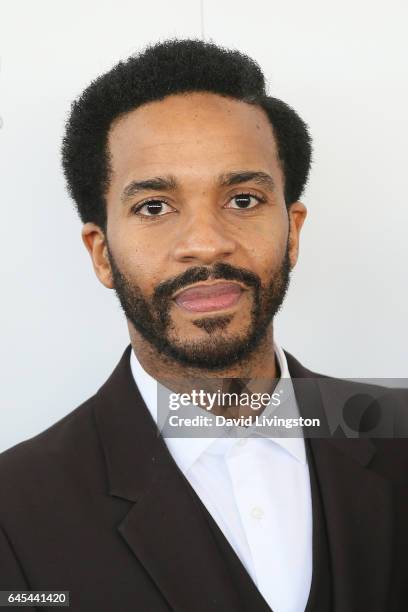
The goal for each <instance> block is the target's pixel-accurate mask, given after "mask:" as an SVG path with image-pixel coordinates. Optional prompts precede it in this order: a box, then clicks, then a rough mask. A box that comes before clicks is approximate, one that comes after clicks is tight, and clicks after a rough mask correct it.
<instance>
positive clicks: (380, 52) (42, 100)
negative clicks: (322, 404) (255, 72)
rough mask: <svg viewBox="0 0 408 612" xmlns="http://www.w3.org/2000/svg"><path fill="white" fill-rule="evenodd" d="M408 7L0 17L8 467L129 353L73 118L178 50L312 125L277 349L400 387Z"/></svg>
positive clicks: (11, 7)
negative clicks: (68, 166) (128, 75)
mask: <svg viewBox="0 0 408 612" xmlns="http://www.w3.org/2000/svg"><path fill="white" fill-rule="evenodd" d="M407 6H408V5H407V3H406V2H404V1H403V0H401V1H398V0H390V1H388V2H387V3H385V2H377V1H373V0H370V1H368V0H365V1H361V0H360V1H359V2H355V1H351V0H342V2H339V1H337V2H325V1H323V0H308V2H304V0H299V1H294V0H289V1H287V2H283V1H282V0H279V1H276V0H267V1H261V0H252V1H251V2H250V3H246V2H245V3H244V2H242V3H240V2H237V1H236V0H235V1H232V0H231V1H228V0H224V1H222V0H221V1H220V0H204V2H203V3H202V4H200V2H199V0H194V1H193V0H172V2H168V1H167V0H166V1H165V0H152V1H151V2H137V1H136V2H135V1H134V0H132V1H127V0H119V1H118V0H115V1H113V0H110V1H102V0H92V1H90V0H87V1H86V2H83V1H79V0H69V1H68V0H61V1H59V2H53V1H51V0H37V1H36V2H31V1H28V0H26V1H20V2H19V1H18V0H2V2H0V11H1V13H0V57H1V67H0V116H1V117H2V119H3V126H2V128H1V130H0V168H1V180H0V197H1V216H2V223H1V229H0V232H1V233H0V237H1V240H0V245H1V263H2V266H1V288H2V294H1V295H2V297H1V348H0V350H1V353H0V371H1V375H2V383H1V408H0V411H1V412H0V450H2V449H5V448H7V447H9V446H11V445H12V444H15V443H16V442H18V441H20V440H22V439H24V438H27V437H29V436H31V435H34V434H35V433H37V432H39V431H41V430H42V429H44V428H46V427H47V426H49V425H50V424H52V423H53V422H55V421H56V420H58V419H59V418H60V417H62V416H63V415H64V414H66V413H68V412H70V411H71V410H72V409H73V408H74V407H75V406H77V405H78V404H79V403H80V402H82V401H83V400H84V399H86V398H87V397H89V396H90V395H92V394H93V393H94V392H95V391H96V389H97V388H98V387H99V386H100V385H101V384H102V383H103V382H104V380H105V378H106V377H107V376H108V375H109V374H110V372H111V370H112V369H113V367H114V365H115V364H116V362H117V361H118V359H119V357H120V355H121V353H122V350H123V349H124V348H125V346H126V345H127V343H128V336H127V328H126V325H125V320H124V318H123V315H122V313H121V311H120V307H119V304H118V302H117V300H116V298H115V296H114V293H113V292H111V291H107V290H106V289H104V288H103V287H102V286H101V285H100V284H99V283H98V281H97V280H96V278H95V276H94V273H93V271H92V269H91V264H90V261H89V258H88V255H87V253H86V252H85V249H84V247H83V245H82V242H81V240H80V222H79V220H78V218H77V217H76V214H75V212H74V208H73V205H72V203H71V201H70V200H69V198H68V196H67V193H66V190H65V185H64V181H63V176H62V171H61V168H60V154H59V149H60V143H61V138H62V134H63V126H64V120H65V118H66V117H67V114H68V112H69V106H70V102H71V100H72V99H74V98H75V97H76V96H77V95H78V94H79V93H80V92H81V90H82V89H83V88H84V87H85V86H86V85H87V84H88V83H89V82H90V80H91V79H93V78H95V77H96V76H97V75H99V74H100V73H102V72H104V71H105V70H107V69H109V68H110V67H111V66H112V65H113V64H115V63H116V62H117V61H118V60H119V59H124V58H126V57H127V56H128V55H130V54H131V53H134V52H137V51H138V50H140V49H142V48H143V46H144V45H145V44H147V43H149V42H155V41H157V40H159V39H164V38H167V37H169V36H180V37H183V36H185V37H187V36H189V37H191V36H192V37H202V36H204V37H205V38H207V39H210V38H211V39H213V40H214V41H215V42H218V43H221V44H224V45H225V46H229V47H235V48H238V49H240V50H241V51H244V52H246V53H247V54H249V55H251V56H252V57H254V58H255V59H256V60H257V61H258V62H259V63H260V65H261V67H262V68H263V70H264V72H265V74H266V77H267V79H268V82H269V91H270V94H271V95H273V96H275V97H279V98H282V99H283V100H285V101H286V102H288V103H289V104H290V105H292V106H293V107H294V108H295V109H296V110H297V111H298V112H299V113H300V115H301V116H302V117H303V118H304V119H305V120H306V121H307V123H308V124H309V125H310V128H311V131H312V134H313V137H314V148H315V153H314V160H315V161H314V166H313V170H312V176H311V181H310V184H309V187H308V189H307V191H306V194H305V196H304V198H303V200H304V202H305V204H306V206H307V207H308V210H309V216H308V219H307V222H306V224H305V226H304V230H303V237H302V244H301V254H300V260H299V263H298V266H297V268H296V270H295V273H294V276H293V278H292V284H291V288H290V291H289V294H288V297H287V300H286V302H285V305H284V309H283V311H282V313H281V314H280V315H279V317H278V320H277V322H276V338H277V340H278V341H279V342H280V343H281V344H282V346H283V347H284V348H286V349H287V350H289V352H291V353H292V354H294V355H295V356H296V357H297V358H298V359H299V360H300V361H301V362H303V363H304V365H306V366H307V367H309V368H310V369H313V370H316V371H319V372H323V373H325V374H329V375H334V376H339V377H349V378H352V377H369V378H373V377H393V378H395V377H407V376H408V368H407V350H406V342H407V331H406V326H407V272H406V266H407V261H408V257H407V255H408V241H407V225H408V203H407V195H406V181H407V155H406V149H407V141H408V124H407V108H408V99H407V98H408V95H407V68H406V67H407V59H408V57H407V56H408V53H407V44H406V40H407V36H406V24H407V22H408V9H407Z"/></svg>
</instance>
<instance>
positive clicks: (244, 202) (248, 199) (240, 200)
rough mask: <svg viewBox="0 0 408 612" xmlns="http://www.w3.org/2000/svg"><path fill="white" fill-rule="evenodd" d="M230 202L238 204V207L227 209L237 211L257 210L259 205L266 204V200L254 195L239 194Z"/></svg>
mask: <svg viewBox="0 0 408 612" xmlns="http://www.w3.org/2000/svg"><path fill="white" fill-rule="evenodd" d="M230 202H232V203H234V204H236V206H227V208H234V209H235V210H239V209H241V210H248V209H249V208H255V207H256V206H258V204H262V203H263V202H265V200H264V198H261V197H260V196H256V195H253V194H252V193H239V194H237V195H235V196H233V197H232V198H231V200H230Z"/></svg>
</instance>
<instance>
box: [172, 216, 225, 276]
mask: <svg viewBox="0 0 408 612" xmlns="http://www.w3.org/2000/svg"><path fill="white" fill-rule="evenodd" d="M235 250H236V242H235V240H234V239H233V237H232V236H231V234H230V233H229V232H228V230H227V228H226V227H225V226H223V224H222V223H221V221H220V219H219V218H217V217H216V215H215V214H214V213H211V212H208V211H207V212H199V213H196V214H194V215H192V216H191V217H190V219H189V220H188V221H186V222H185V223H184V224H183V226H182V229H181V230H180V233H179V235H178V237H177V238H176V240H175V243H174V248H173V256H174V258H175V259H176V260H177V261H178V262H182V263H196V264H203V265H211V264H212V263H215V262H216V261H221V260H225V259H227V258H229V257H230V256H231V255H232V254H233V253H234V252H235Z"/></svg>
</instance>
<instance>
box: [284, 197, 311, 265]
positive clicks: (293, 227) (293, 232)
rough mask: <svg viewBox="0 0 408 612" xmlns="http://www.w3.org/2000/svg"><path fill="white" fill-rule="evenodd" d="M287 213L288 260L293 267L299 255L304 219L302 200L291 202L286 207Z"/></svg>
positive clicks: (305, 213)
mask: <svg viewBox="0 0 408 612" xmlns="http://www.w3.org/2000/svg"><path fill="white" fill-rule="evenodd" d="M288 215H289V228H290V229H289V260H290V267H291V268H294V267H295V265H296V262H297V259H298V255H299V240H300V230H301V229H302V225H303V223H304V221H305V219H306V215H307V208H306V206H305V205H304V204H302V202H293V203H292V204H291V205H290V206H289V209H288Z"/></svg>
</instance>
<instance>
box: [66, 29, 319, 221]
mask: <svg viewBox="0 0 408 612" xmlns="http://www.w3.org/2000/svg"><path fill="white" fill-rule="evenodd" d="M193 91H206V92H212V93H216V94H219V95H222V96H227V97H230V98H234V99H236V100H241V101H243V102H247V103H249V104H255V105H258V106H259V107H261V108H263V109H264V111H265V112H266V114H267V116H268V118H269V121H270V122H271V125H272V128H273V131H274V135H275V138H276V141H277V147H278V154H279V158H280V161H281V164H282V169H283V173H284V177H285V201H286V205H287V206H289V205H290V204H291V203H292V202H295V201H296V200H298V199H299V197H300V196H301V194H302V192H303V190H304V187H305V185H306V182H307V179H308V175H309V170H310V165H311V155H312V142H311V137H310V134H309V130H308V127H307V125H306V123H305V122H304V121H303V120H302V119H301V118H300V117H299V115H298V114H297V113H296V112H295V111H294V110H293V109H292V108H291V107H290V106H288V105H287V104H285V103H284V102H282V101H281V100H278V99H277V98H272V97H270V96H268V95H267V93H266V87H265V78H264V75H263V73H262V71H261V69H260V67H259V65H258V64H257V63H256V62H255V61H254V60H253V59H251V58H249V57H248V56H246V55H244V54H242V53H240V52H239V51H235V50H230V49H225V48H223V47H220V46H218V45H216V44H214V43H211V42H204V41H202V40H196V39H170V40H167V41H164V42H159V43H157V44H154V45H150V46H148V47H146V48H145V49H144V50H143V52H141V53H140V54H138V55H135V56H131V57H129V58H128V59H127V60H126V61H121V62H119V63H118V64H116V66H114V67H113V68H112V69H111V70H110V71H109V72H107V73H105V74H103V75H101V76H99V77H98V78H97V79H95V80H94V81H92V82H91V84H90V85H89V86H88V87H87V88H86V89H85V91H84V92H83V93H82V94H81V95H80V97H79V98H78V99H77V100H75V101H74V102H73V103H72V106H71V114H70V116H69V118H68V121H67V123H66V126H65V127H66V130H65V136H64V138H63V143H62V165H63V170H64V174H65V178H66V180H67V185H68V190H69V193H70V195H71V196H72V198H73V199H74V201H75V203H76V207H77V210H78V213H79V215H80V217H81V220H82V221H83V222H84V223H86V222H88V221H92V222H94V223H96V224H97V225H99V226H100V227H101V228H104V229H105V228H106V202H105V194H106V190H107V188H108V186H109V180H110V172H111V169H110V164H109V152H108V150H107V141H108V133H109V129H110V127H111V124H112V122H113V121H114V120H115V119H117V118H118V117H119V116H121V115H123V114H125V113H127V112H129V111H131V110H134V109H136V108H137V107H139V106H141V105H142V104H145V103H147V102H152V101H156V100H162V99H163V98H165V97H166V96H168V95H170V94H177V93H186V92H193Z"/></svg>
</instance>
